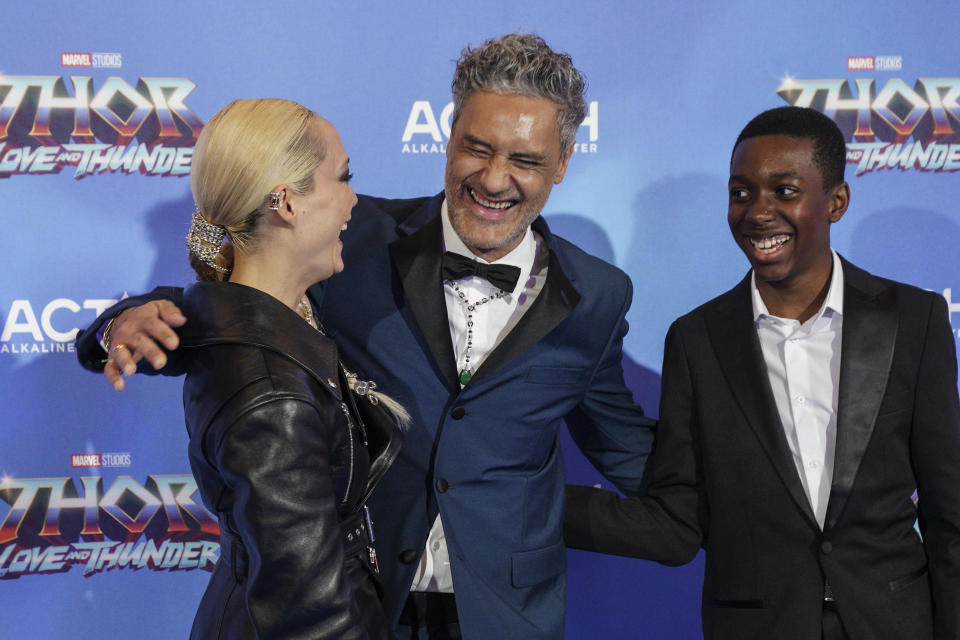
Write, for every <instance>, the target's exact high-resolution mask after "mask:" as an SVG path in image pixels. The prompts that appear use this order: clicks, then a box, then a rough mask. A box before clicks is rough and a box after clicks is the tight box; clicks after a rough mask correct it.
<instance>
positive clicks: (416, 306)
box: [390, 216, 460, 391]
mask: <svg viewBox="0 0 960 640" xmlns="http://www.w3.org/2000/svg"><path fill="white" fill-rule="evenodd" d="M442 246H443V228H442V226H441V222H440V217H439V216H436V217H434V218H433V219H432V220H430V222H428V223H427V224H425V225H424V226H423V227H421V228H420V229H419V230H418V231H416V232H415V233H413V234H411V235H409V236H406V237H404V238H400V239H399V240H395V241H394V242H392V243H391V244H390V256H391V259H392V260H393V264H394V266H395V267H396V269H397V272H398V273H399V274H400V281H401V282H402V283H403V291H404V296H405V298H406V300H407V304H409V305H410V310H411V311H412V312H413V317H414V319H415V320H416V322H417V325H418V327H419V329H420V333H421V334H422V335H423V338H424V340H425V341H426V343H427V347H428V348H429V349H430V355H431V356H432V357H433V361H434V364H435V365H436V367H437V370H438V371H439V372H440V374H441V376H442V377H443V380H444V382H445V383H446V385H447V387H448V388H449V389H450V390H451V391H459V389H460V383H459V382H458V381H457V366H456V362H455V356H454V352H453V343H452V342H451V340H450V325H449V323H448V321H447V305H446V302H445V301H444V298H443V282H442V280H441V277H440V253H441V252H440V249H441V247H442Z"/></svg>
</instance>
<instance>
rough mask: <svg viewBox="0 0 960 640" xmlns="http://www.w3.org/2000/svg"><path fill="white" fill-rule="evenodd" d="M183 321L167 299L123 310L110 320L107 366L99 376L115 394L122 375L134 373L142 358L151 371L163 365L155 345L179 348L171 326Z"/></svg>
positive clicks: (161, 357)
mask: <svg viewBox="0 0 960 640" xmlns="http://www.w3.org/2000/svg"><path fill="white" fill-rule="evenodd" d="M186 321H187V319H186V317H184V315H183V313H181V311H180V309H179V308H178V307H177V305H175V304H173V303H172V302H170V301H169V300H155V301H153V302H148V303H146V304H144V305H140V306H139V307H131V308H130V309H127V310H126V311H124V312H123V313H121V314H120V315H119V316H117V317H116V318H115V319H114V321H113V329H112V331H111V333H110V337H109V340H110V343H109V344H108V345H107V346H108V347H109V349H108V351H107V364H106V366H104V368H103V375H105V376H106V377H107V381H108V382H109V383H110V384H111V385H112V386H113V388H114V389H115V390H117V391H123V387H124V382H123V376H124V375H126V376H132V375H133V374H134V373H136V372H137V363H138V362H139V361H140V359H141V358H146V359H147V361H148V362H149V363H150V364H151V365H152V366H153V368H154V369H162V368H163V367H164V365H166V364H167V355H166V354H165V353H164V352H163V349H161V348H160V347H159V346H158V345H157V343H160V344H162V345H163V346H164V347H165V348H166V349H167V350H168V351H173V350H174V349H176V348H177V347H178V346H179V345H180V338H179V337H177V334H176V333H175V332H174V330H173V328H172V327H179V326H182V325H183V323H185V322H186Z"/></svg>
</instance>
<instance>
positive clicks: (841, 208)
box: [830, 182, 850, 222]
mask: <svg viewBox="0 0 960 640" xmlns="http://www.w3.org/2000/svg"><path fill="white" fill-rule="evenodd" d="M830 191H831V193H830V222H839V221H840V218H842V217H843V214H844V213H846V212H847V207H849V206H850V185H848V184H847V183H846V182H842V183H840V184H838V185H837V186H835V187H834V188H833V189H831V190H830Z"/></svg>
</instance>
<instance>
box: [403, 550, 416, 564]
mask: <svg viewBox="0 0 960 640" xmlns="http://www.w3.org/2000/svg"><path fill="white" fill-rule="evenodd" d="M417 557H418V554H417V552H416V551H415V550H413V549H404V550H403V551H401V552H400V562H402V563H403V564H413V563H414V562H416V561H417Z"/></svg>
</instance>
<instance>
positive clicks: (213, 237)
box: [187, 210, 230, 273]
mask: <svg viewBox="0 0 960 640" xmlns="http://www.w3.org/2000/svg"><path fill="white" fill-rule="evenodd" d="M226 234H227V228H226V227H222V226H220V225H218V224H210V223H209V222H207V221H206V220H205V219H204V217H203V216H202V215H200V211H199V210H195V211H194V212H193V222H192V223H191V224H190V231H188V232H187V251H189V252H190V253H192V254H194V255H195V256H197V257H198V258H200V261H201V262H203V263H204V264H205V265H207V266H208V267H210V268H211V269H214V270H216V271H219V272H221V273H227V272H228V271H230V269H225V268H223V267H221V266H220V265H218V264H217V256H218V255H220V245H221V244H223V237H224V236H225V235H226Z"/></svg>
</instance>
